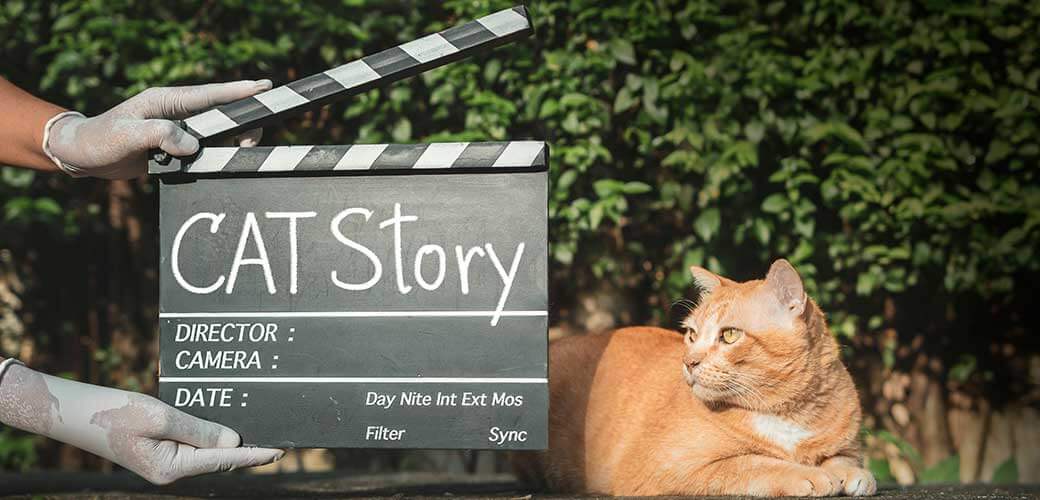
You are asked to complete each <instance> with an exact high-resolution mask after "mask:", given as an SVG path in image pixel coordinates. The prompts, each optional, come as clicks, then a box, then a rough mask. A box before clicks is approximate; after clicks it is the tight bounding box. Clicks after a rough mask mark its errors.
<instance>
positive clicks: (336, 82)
mask: <svg viewBox="0 0 1040 500" xmlns="http://www.w3.org/2000/svg"><path fill="white" fill-rule="evenodd" d="M531 32H532V29H531V22H530V20H529V19H528V15H527V10H526V9H525V8H524V7H523V6H517V7H513V8H511V9H506V10H502V11H499V12H496V13H494V14H491V15H488V16H484V17H482V18H480V19H477V20H475V21H472V22H469V23H466V24H462V25H459V26H455V27H452V28H449V29H447V30H444V31H441V32H440V33H434V34H432V35H428V36H425V37H423V38H420V39H418V40H413V41H411V42H408V43H405V44H403V45H399V46H397V47H394V48H391V49H387V50H384V51H382V52H378V53H376V54H372V55H370V56H366V57H363V58H361V59H359V60H357V61H353V62H350V63H347V64H344V65H342V66H339V67H336V68H333V69H330V70H328V71H325V72H323V73H318V74H316V75H311V76H308V77H306V78H303V79H300V80H296V81H294V82H291V83H289V84H287V85H284V86H281V87H277V88H274V89H271V90H269V91H267V92H264V93H262V94H258V95H256V96H253V97H248V98H245V99H241V100H238V101H235V102H232V103H229V104H224V105H222V106H218V107H216V108H214V109H211V110H209V111H206V112H203V113H201V114H197V115H195V116H192V117H190V118H188V119H186V120H185V121H184V123H185V125H186V128H187V130H188V132H190V133H191V134H193V135H194V136H195V137H198V138H199V139H207V138H215V137H226V136H230V135H234V134H237V133H239V132H242V131H245V130H249V129H253V128H257V127H259V126H262V125H264V124H266V123H269V122H273V121H276V120H278V119H281V118H283V117H284V116H286V115H289V114H295V113H300V112H303V111H306V110H308V109H312V108H315V107H318V106H321V105H322V104H325V103H327V102H329V101H331V100H333V99H340V98H344V97H348V96H352V95H356V94H359V93H361V92H364V91H366V90H368V89H370V88H373V87H376V86H379V85H384V84H387V83H390V82H394V81H397V80H400V79H402V78H406V77H409V76H413V75H416V74H418V73H422V72H424V71H427V70H429V69H432V68H435V67H437V66H442V65H444V64H447V63H449V62H452V61H455V60H458V59H461V58H463V57H467V56H469V55H471V54H473V53H474V52H476V51H478V50H481V49H486V48H489V47H494V46H496V45H501V44H504V43H507V42H509V41H512V40H514V39H516V38H518V37H522V36H528V35H530V34H531Z"/></svg>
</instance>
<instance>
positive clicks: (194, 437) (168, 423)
mask: <svg viewBox="0 0 1040 500" xmlns="http://www.w3.org/2000/svg"><path fill="white" fill-rule="evenodd" d="M164 419H165V422H164V425H163V426H162V427H161V428H160V429H159V431H158V432H157V433H155V435H151V436H148V437H150V438H152V439H165V440H170V441H176V442H178V443H185V444H189V445H191V446H194V447H196V448H235V447H237V446H238V445H239V444H241V443H242V438H241V437H240V436H239V435H238V433H237V432H235V431H234V430H232V429H230V428H228V427H225V426H223V425H220V424H218V423H216V422H210V421H208V420H203V419H201V418H198V417H195V416H192V415H188V414H187V413H184V412H183V411H180V410H178V409H176V408H173V407H167V409H166V412H165V415H164Z"/></svg>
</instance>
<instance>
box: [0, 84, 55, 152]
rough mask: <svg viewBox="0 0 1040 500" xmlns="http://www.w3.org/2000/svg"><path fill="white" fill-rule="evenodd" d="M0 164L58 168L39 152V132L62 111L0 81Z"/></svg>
mask: <svg viewBox="0 0 1040 500" xmlns="http://www.w3.org/2000/svg"><path fill="white" fill-rule="evenodd" d="M0 109H2V110H4V112H3V113H0V164H5V165H15V166H19V167H26V168H32V169H36V170H43V171H51V172H53V171H57V170H58V167H57V165H55V164H54V162H53V161H51V160H50V158H47V155H46V154H44V152H43V129H44V125H46V124H47V120H50V119H51V118H52V117H54V115H57V114H58V113H61V112H64V111H66V109H65V108H62V107H61V106H57V105H54V104H51V103H49V102H47V101H44V100H42V99H38V98H36V97H34V96H33V95H31V94H29V93H28V92H26V91H24V90H22V89H20V88H18V87H16V86H14V84H12V83H11V82H9V81H7V80H4V79H3V78H0Z"/></svg>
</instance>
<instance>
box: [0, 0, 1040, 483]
mask: <svg viewBox="0 0 1040 500" xmlns="http://www.w3.org/2000/svg"><path fill="white" fill-rule="evenodd" d="M508 6H510V3H509V2H508V0H506V1H497V0H496V1H491V0H447V1H444V2H414V3H413V2H395V1H370V0H340V1H332V0H326V1H302V0H279V1H265V2H249V1H240V0H208V1H201V2H199V1H179V0H175V1H169V0H168V1H155V0H138V1H134V0H84V1H72V0H54V1H47V0H38V1H37V0H0V75H3V76H4V77H6V78H8V79H10V80H12V81H13V82H14V83H16V84H18V85H20V86H22V87H24V88H26V89H28V90H30V91H31V92H33V93H35V94H37V95H40V96H42V97H44V98H47V99H49V100H51V101H54V102H57V103H60V104H62V105H65V106H67V107H70V108H73V109H77V110H81V111H83V112H85V113H87V114H94V113H99V112H102V111H104V110H105V109H107V108H108V107H110V106H112V105H114V104H116V103H118V102H120V101H121V100H123V99H125V98H127V97H129V96H131V95H133V94H135V93H137V92H139V91H141V90H143V89H145V88H147V87H149V86H156V85H183V84H191V83H200V82H211V81H223V80H233V79H239V78H264V77H267V78H272V79H274V80H275V82H276V84H278V83H285V82H287V81H290V80H293V79H295V78H299V77H302V76H306V75H309V74H312V73H316V72H319V71H322V70H324V69H327V68H329V67H332V66H334V65H338V64H342V63H345V62H347V61H350V60H352V59H355V58H358V57H360V56H362V55H364V54H368V53H372V52H375V51H377V50H380V49H383V48H386V47H389V46H393V45H396V44H398V43H401V42H404V41H408V40H411V39H413V38H416V37H418V36H420V35H422V34H424V33H427V32H432V31H437V30H440V29H444V28H446V27H448V26H451V25H453V24H455V23H457V22H460V21H464V20H469V19H472V18H475V17H479V16H481V15H484V14H487V13H490V12H492V11H495V10H497V9H500V8H505V7H508ZM528 8H529V9H530V11H531V13H532V16H533V18H534V20H535V23H536V29H537V36H536V37H534V38H532V39H530V40H526V41H523V42H520V43H517V44H513V45H510V46H508V47H505V48H501V49H498V50H495V51H494V52H492V53H488V54H484V55H481V56H478V57H475V58H471V59H467V60H465V61H462V62H458V63H455V64H452V65H450V66H448V67H445V68H442V69H438V70H434V71H430V72H428V73H425V74H423V75H422V76H420V77H417V78H413V79H410V80H407V81H405V82H401V83H398V84H395V85H393V86H391V87H389V88H382V89H378V90H375V91H371V92H368V93H366V94H364V95H362V96H359V97H356V98H353V99H350V100H348V101H346V102H343V103H339V104H336V105H333V106H330V107H328V108H326V109H323V110H321V111H319V112H314V113H310V114H307V115H304V116H300V117H294V118H292V119H290V120H288V121H286V122H285V123H284V124H283V125H282V126H280V127H276V128H270V129H268V130H267V131H266V136H265V140H264V143H266V144H350V143H371V142H421V141H455V140H463V141H467V140H504V139H507V138H508V139H524V138H538V139H545V140H548V141H549V142H550V143H551V145H552V151H553V160H552V161H553V163H552V170H551V180H552V185H551V193H550V224H551V242H552V247H551V253H552V259H553V264H554V266H553V269H552V276H551V279H552V285H553V296H554V297H555V301H556V303H555V304H554V309H553V311H552V322H553V325H554V327H553V329H552V332H551V333H552V335H553V336H554V337H558V336H563V335H570V334H579V333H585V332H595V331H600V330H605V329H609V328H611V327H613V326H617V325H622V324H631V323H652V324H662V325H670V324H674V322H675V321H676V319H677V318H676V317H675V316H676V315H677V314H678V313H679V311H678V310H673V307H672V304H673V303H674V302H675V300H677V299H679V298H681V297H683V296H684V295H688V294H689V286H690V280H689V279H688V277H687V272H686V268H687V267H688V266H689V265H691V264H700V265H706V266H708V267H709V268H711V269H713V270H715V271H718V272H720V273H723V274H725V275H728V276H731V277H733V278H736V279H749V278H754V277H759V276H761V275H762V274H763V273H764V272H765V270H766V269H767V267H768V264H769V263H770V262H771V261H772V260H773V259H774V258H777V257H781V256H783V257H786V258H788V259H790V260H791V261H792V262H793V263H794V264H795V265H796V266H797V267H798V269H799V270H800V271H801V273H802V275H803V277H804V278H805V280H806V282H807V286H808V288H809V290H810V293H811V295H812V296H813V297H814V298H816V300H817V301H818V302H819V303H820V304H821V305H822V307H823V309H824V310H825V311H826V312H827V313H828V318H829V321H830V323H831V325H832V327H833V330H834V333H835V334H836V335H837V336H839V337H840V340H841V341H842V343H843V344H844V345H845V346H846V349H845V355H846V361H847V363H848V364H849V366H850V368H851V370H852V371H853V373H854V376H855V378H856V380H857V384H858V386H859V388H860V392H861V397H862V400H863V405H864V410H865V415H866V421H865V426H864V440H865V442H866V444H867V449H868V451H869V465H870V467H871V468H872V469H873V470H874V471H875V473H876V474H877V475H878V477H879V478H880V479H882V480H884V481H897V482H899V483H904V484H906V483H912V482H951V481H958V480H960V481H992V482H1013V481H1023V482H1038V481H1040V426H1038V425H1037V424H1038V423H1040V418H1038V415H1040V413H1038V407H1040V406H1038V405H1040V399H1038V396H1040V393H1038V384H1037V382H1038V380H1040V349H1038V337H1037V334H1036V331H1035V325H1036V324H1040V322H1038V321H1037V308H1036V307H1035V305H1034V304H1035V297H1036V296H1037V293H1038V291H1040V290H1038V288H1040V287H1038V283H1040V259H1038V255H1037V252H1038V248H1040V227H1038V226H1040V182H1038V179H1037V176H1038V175H1040V169H1038V155H1040V134H1038V120H1040V88H1038V85H1040V64H1038V61H1037V57H1038V55H1040V46H1038V41H1040V37H1038V35H1037V33H1038V32H1040V26H1038V25H1037V24H1038V19H1040V2H1038V1H1035V0H1034V1H1020V0H1003V1H1001V0H997V1H990V2H984V3H983V2H978V3H976V2H961V1H953V0H918V1H906V2H903V1H880V0H879V1H862V2H857V1H848V0H809V1H804V2H784V1H737V0H724V1H715V0H710V1H680V0H631V1H627V2H597V1H592V0H574V1H566V0H545V1H532V2H531V3H530V4H529V5H528ZM0 112H3V110H0ZM0 174H2V175H0V350H2V353H3V355H5V356H17V357H20V358H21V359H23V360H25V361H26V362H28V363H30V364H31V365H33V366H35V367H36V368H38V369H41V370H44V371H48V372H51V373H59V374H62V375H63V376H67V377H72V378H76V379H79V380H84V381H88V382H92V383H98V384H105V385H111V386H117V387H123V388H128V389H132V390H140V391H154V390H155V383H156V382H155V371H156V359H157V340H156V337H157V322H156V320H155V318H156V317H157V314H156V313H157V308H156V300H157V289H158V287H157V282H156V279H157V278H156V265H157V263H158V259H157V257H156V256H157V255H158V252H157V244H156V240H157V234H156V228H157V224H156V208H157V200H156V193H155V184H154V181H153V180H150V179H140V180H136V181H132V182H102V181H95V180H73V179H69V178H65V177H63V176H60V175H34V174H33V173H31V172H27V171H20V170H15V169H13V168H2V170H0ZM1030 325H1033V326H1030ZM0 467H3V468H5V469H14V470H18V469H25V468H33V467H40V468H52V467H60V468H64V469H102V470H108V469H109V468H110V467H111V466H110V465H109V464H107V463H105V462H103V461H100V460H98V459H95V458H93V457H90V456H87V455H85V454H83V453H81V452H78V451H76V450H73V449H71V448H68V447H63V446H58V445H57V444H55V443H53V442H49V441H47V440H44V439H41V438H34V437H31V436H26V435H24V434H21V433H18V432H14V431H12V430H10V429H4V430H2V431H0ZM278 467H281V468H282V470H286V468H289V469H293V468H296V469H299V468H304V469H309V470H314V469H315V468H318V469H321V468H329V467H336V468H340V469H361V470H368V471H375V470H388V469H435V470H468V471H479V470H495V469H502V468H503V467H504V464H503V461H502V460H501V457H496V456H493V455H489V454H487V453H461V454H453V453H445V452H441V453H418V452H408V453H405V452H380V453H374V452H365V451H357V450H354V451H348V450H337V451H335V452H327V451H322V450H318V451H312V452H306V453H301V454H299V455H297V456H296V457H295V459H290V460H288V461H284V462H283V464H282V465H280V466H278Z"/></svg>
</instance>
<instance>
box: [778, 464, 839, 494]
mask: <svg viewBox="0 0 1040 500" xmlns="http://www.w3.org/2000/svg"><path fill="white" fill-rule="evenodd" d="M786 476H787V477H783V478H781V479H780V487H779V488H778V491H777V492H776V495H777V496H783V497H829V496H834V495H840V494H841V491H842V489H841V487H842V483H841V478H840V477H838V476H836V475H834V474H832V473H831V472H830V471H828V470H826V469H824V468H822V467H799V468H798V469H796V470H794V471H792V472H791V473H790V474H786Z"/></svg>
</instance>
